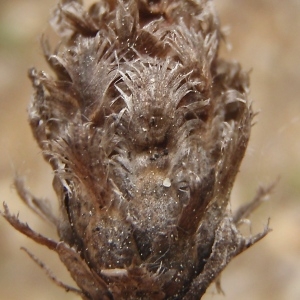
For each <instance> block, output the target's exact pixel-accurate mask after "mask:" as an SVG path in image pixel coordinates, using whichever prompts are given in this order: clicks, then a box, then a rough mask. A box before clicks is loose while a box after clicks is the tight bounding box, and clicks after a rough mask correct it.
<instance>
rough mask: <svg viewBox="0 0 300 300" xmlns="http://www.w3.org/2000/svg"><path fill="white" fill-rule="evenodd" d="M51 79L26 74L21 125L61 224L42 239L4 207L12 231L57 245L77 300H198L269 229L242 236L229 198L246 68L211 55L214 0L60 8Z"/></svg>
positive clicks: (241, 129) (245, 125)
mask: <svg viewBox="0 0 300 300" xmlns="http://www.w3.org/2000/svg"><path fill="white" fill-rule="evenodd" d="M51 24H52V26H53V28H54V29H55V30H56V31H57V33H58V34H59V35H60V36H61V44H60V45H59V46H58V47H57V50H56V51H55V52H54V53H53V52H51V51H50V50H49V47H48V44H47V43H46V42H45V41H44V42H43V49H44V54H45V57H46V58H47V61H48V63H49V64H50V66H51V68H52V69H53V70H54V72H55V75H54V76H50V75H47V74H46V73H44V72H38V71H36V70H35V69H31V70H30V72H29V75H30V78H31V80H32V83H33V88H34V95H33V98H32V101H31V103H30V107H29V121H30V125H31V128H32V131H33V134H34V137H35V138H36V140H37V142H38V144H39V146H40V148H41V149H42V151H43V154H44V157H45V159H46V160H47V161H48V162H49V163H50V164H51V166H52V168H53V170H54V174H55V175H54V180H53V185H54V189H55V191H56V193H57V196H58V200H59V204H60V216H54V215H53V213H52V212H51V210H50V209H49V208H48V207H47V206H46V205H45V204H44V203H43V202H42V201H41V200H38V199H36V198H34V197H33V196H32V195H31V194H30V193H29V192H28V191H27V190H26V189H25V188H24V186H23V183H22V181H21V180H20V179H17V180H16V187H17V190H18V192H19V194H20V196H21V198H23V200H24V201H25V202H26V203H27V204H28V205H29V206H30V207H31V208H32V209H34V210H35V211H36V212H37V213H38V214H40V215H41V216H43V217H45V218H47V219H49V220H50V221H51V222H52V223H54V224H55V225H56V227H57V230H58V234H59V238H60V241H59V242H56V241H53V240H50V239H47V238H45V237H43V236H41V235H39V234H37V233H35V232H34V231H33V230H31V229H30V228H29V227H28V226H27V225H24V224H23V223H21V222H20V221H19V220H18V219H17V217H15V216H13V215H11V214H10V213H9V211H8V208H7V207H6V206H5V212H4V217H5V218H6V219H7V220H8V221H9V222H10V223H11V224H12V225H13V226H14V227H16V228H17V229H18V230H20V231H21V232H23V233H25V234H26V235H28V236H29V237H31V238H33V239H34V240H35V241H37V242H38V243H41V244H44V245H46V246H48V247H49V248H50V249H52V250H54V251H56V252H57V253H58V255H59V257H60V259H61V260H62V262H63V263H64V264H65V266H66V267H67V269H68V270H69V272H70V274H71V276H72V277H73V279H74V280H75V282H76V283H77V285H78V287H79V290H77V289H73V288H70V287H67V286H64V285H63V284H62V283H60V285H62V286H64V287H65V288H66V289H68V290H72V291H74V292H77V293H79V294H80V296H81V297H82V298H83V299H93V300H100V299H116V300H117V299H200V298H201V296H202V295H203V294H204V293H205V290H206V289H207V287H208V286H209V284H210V283H211V282H213V281H214V280H216V278H217V276H218V275H219V274H220V272H221V271H222V270H223V269H224V267H225V266H226V265H227V264H228V263H229V261H230V260H231V259H232V258H233V257H234V256H236V255H237V254H239V253H241V252H242V251H243V250H245V249H246V248H248V247H249V246H251V245H252V244H254V243H255V242H256V241H257V240H259V239H260V238H262V237H263V236H265V234H266V233H267V231H268V229H266V230H265V231H264V232H263V233H261V234H258V235H256V236H254V237H252V238H249V239H247V238H244V237H243V236H242V235H241V234H240V233H239V231H238V229H237V224H238V222H239V220H240V219H241V218H243V217H247V215H248V214H249V213H250V212H251V210H252V209H253V208H254V207H255V206H256V205H257V204H258V202H259V201H260V200H261V199H262V196H263V195H265V194H266V192H267V191H265V190H262V191H260V194H259V195H258V197H256V198H255V199H254V201H253V202H252V203H251V204H249V206H247V207H244V208H242V209H241V210H240V211H239V212H238V213H237V214H236V215H235V216H232V215H231V213H230V212H229V211H228V210H227V205H228V201H229V197H230V192H231V189H232V186H233V183H234V180H235V177H236V174H237V172H238V170H239V166H240V163H241V160H242V158H243V156H244V153H245V150H246V147H247V143H248V140H249V135H250V129H251V122H252V117H253V113H252V110H251V105H250V103H249V100H248V92H249V89H248V85H249V82H248V74H247V73H246V72H244V71H242V70H241V68H240V65H239V64H238V63H232V62H228V61H224V60H222V59H220V58H218V48H219V43H220V40H221V39H222V32H221V30H220V25H219V20H218V17H217V15H216V13H215V10H214V8H213V4H212V1H208V0H198V1H196V0H195V1H192V0H187V1H171V0H166V1H146V0H136V1H134V0H118V1H117V0H116V1H109V0H102V1H99V2H97V3H95V4H94V5H92V6H91V7H90V9H89V10H88V11H85V10H84V8H83V4H82V3H81V1H71V0H69V1H67V0H65V1H61V2H60V3H59V4H58V6H57V8H56V9H55V11H54V13H53V17H52V20H51Z"/></svg>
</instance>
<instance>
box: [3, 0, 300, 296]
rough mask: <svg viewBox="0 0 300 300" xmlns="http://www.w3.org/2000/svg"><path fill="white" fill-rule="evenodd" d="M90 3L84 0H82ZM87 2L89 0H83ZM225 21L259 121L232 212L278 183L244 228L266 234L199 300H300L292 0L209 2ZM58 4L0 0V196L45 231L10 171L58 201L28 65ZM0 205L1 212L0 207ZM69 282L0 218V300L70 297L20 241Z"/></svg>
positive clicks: (42, 251) (297, 12)
mask: <svg viewBox="0 0 300 300" xmlns="http://www.w3.org/2000/svg"><path fill="white" fill-rule="evenodd" d="M86 2H88V1H86ZM89 2H92V1H89ZM215 2H216V6H217V8H218V10H219V14H220V18H221V22H222V24H223V26H230V35H229V38H228V41H229V42H230V43H231V45H232V50H231V51H230V52H226V50H225V47H223V49H222V55H223V56H225V57H227V58H230V59H236V60H238V61H240V62H241V64H242V65H243V67H244V69H246V70H252V71H251V98H252V99H253V106H254V109H255V110H256V111H260V113H259V115H258V116H257V118H256V120H257V124H256V125H255V126H254V127H253V131H252V138H251V141H250V145H249V148H248V152H247V154H246V157H245V159H244V161H243V164H242V167H241V172H240V174H239V176H238V179H237V182H236V185H235V188H234V191H233V194H232V205H231V207H232V209H233V210H234V209H235V208H236V207H238V205H239V204H242V203H245V202H246V201H248V200H250V199H251V198H252V197H253V196H254V194H255V191H256V189H257V187H258V186H259V185H268V184H270V183H272V182H273V181H275V180H276V179H277V178H278V177H280V181H279V183H278V185H277V187H276V189H275V191H274V193H273V194H272V195H271V197H270V199H269V201H268V202H266V203H265V204H264V205H263V206H262V207H261V208H259V209H258V210H257V212H256V213H255V214H254V215H253V217H252V218H251V219H252V222H251V224H250V223H249V224H245V226H244V231H245V232H248V233H249V231H250V229H251V231H252V232H253V233H255V232H258V231H261V230H263V228H264V226H265V225H266V223H267V219H268V218H269V217H270V218H271V221H270V226H271V228H272V229H273V231H272V232H271V233H270V234H269V235H268V236H267V237H266V238H265V239H264V240H263V241H261V242H260V243H259V244H257V245H255V246H254V247H253V248H251V249H249V250H247V252H245V253H243V254H242V255H240V256H239V257H237V258H236V259H234V261H232V263H231V264H230V265H229V266H228V267H227V268H226V270H225V271H224V272H223V275H222V287H223V290H224V292H225V296H223V295H218V294H217V292H216V289H215V288H214V287H213V286H212V287H211V288H210V289H209V290H208V292H207V294H206V295H205V297H204V299H205V300H221V299H224V300H225V299H230V300H240V299H243V300H248V299H249V300H250V299H251V300H253V299H255V300H265V299H273V300H282V299H289V300H297V299H300V284H299V283H300V97H299V96H300V35H299V32H300V1H299V0H285V1H282V0H243V1H241V0H216V1H215ZM55 3H56V0H43V1H40V0H0V202H1V206H2V202H3V201H5V202H6V203H7V204H8V205H9V207H10V209H11V211H13V212H15V213H19V217H20V219H21V220H23V221H27V222H28V223H29V224H30V226H31V227H32V228H34V229H36V230H37V231H38V232H41V233H43V234H45V235H47V236H49V237H52V238H56V234H55V230H54V229H53V228H51V226H50V225H48V224H46V223H44V222H43V221H41V220H40V219H39V218H38V217H36V216H35V215H34V214H33V213H31V212H30V211H29V210H28V209H27V208H26V207H25V206H24V205H23V204H22V203H21V201H20V200H19V199H18V197H17V196H16V193H15V191H14V189H13V188H12V181H13V177H14V175H15V174H16V173H17V172H18V173H20V174H22V175H24V176H25V177H26V179H27V184H28V186H29V187H30V188H31V190H32V192H33V193H34V194H36V195H37V196H40V197H45V198H49V199H51V200H52V201H53V205H54V206H55V204H56V198H55V195H54V192H53V191H52V187H51V179H52V173H51V170H50V167H49V166H48V165H47V164H46V163H45V162H44V161H43V159H42V156H41V152H40V150H39V149H38V147H37V146H36V144H35V141H34V140H33V137H32V135H31V132H30V129H29V126H28V124H27V114H26V107H27V105H28V102H29V99H30V95H31V85H30V82H29V80H28V79H27V76H26V73H27V69H28V68H29V67H31V66H36V67H37V68H38V69H43V70H46V71H47V70H49V68H48V67H47V65H46V63H45V62H44V60H43V57H42V52H41V50H40V46H39V37H40V35H41V33H42V32H43V31H45V30H46V29H47V28H48V25H47V22H48V17H49V10H50V9H51V8H53V6H54V5H55ZM1 209H2V208H1ZM21 246H24V247H26V248H28V249H29V250H30V251H31V252H33V253H34V254H35V255H36V256H37V257H39V258H41V259H42V260H43V261H45V262H46V263H47V265H48V266H49V267H50V269H51V270H52V271H53V272H54V273H55V274H56V275H57V277H58V278H59V279H61V280H63V281H65V282H67V283H70V284H73V283H72V280H71V279H70V278H69V276H68V274H67V271H65V269H64V267H63V265H62V264H60V262H59V260H58V258H57V257H56V255H55V254H53V253H51V252H50V251H49V250H48V249H46V248H44V247H42V246H38V245H35V243H33V242H32V241H30V240H29V239H28V238H26V237H24V236H23V235H21V234H20V233H18V232H16V231H15V230H13V229H12V227H10V226H9V225H8V224H7V223H6V221H5V220H4V219H3V218H0V298H1V299H10V300H19V299H22V300H32V299H44V300H50V299H64V300H68V299H69V300H71V299H78V297H76V296H74V295H72V294H70V293H66V292H64V291H63V290H62V289H60V288H58V287H56V286H55V285H54V284H53V283H51V282H50V281H49V280H48V278H47V277H46V275H45V274H44V272H43V271H42V270H41V269H39V268H38V267H37V266H36V265H35V264H34V263H33V262H32V261H31V260H30V259H29V258H28V257H27V255H26V253H24V252H23V251H20V247H21Z"/></svg>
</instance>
